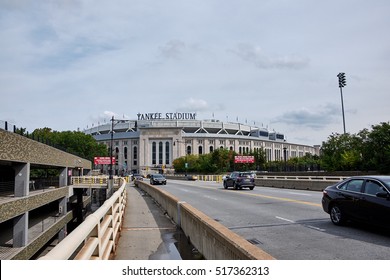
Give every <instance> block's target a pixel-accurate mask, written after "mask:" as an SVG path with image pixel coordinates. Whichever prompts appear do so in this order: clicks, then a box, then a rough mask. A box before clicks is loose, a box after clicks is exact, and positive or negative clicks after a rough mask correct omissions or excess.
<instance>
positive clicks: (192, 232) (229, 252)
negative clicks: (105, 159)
mask: <svg viewBox="0 0 390 280" xmlns="http://www.w3.org/2000/svg"><path fill="white" fill-rule="evenodd" d="M137 186H138V187H139V188H140V189H142V190H143V191H145V192H146V193H148V194H149V195H150V196H151V197H153V198H154V199H155V200H156V202H157V203H159V204H160V205H161V207H162V208H163V209H165V211H166V212H167V214H168V215H169V216H170V217H171V218H172V219H173V221H175V223H176V224H177V225H178V226H180V227H181V229H182V230H183V232H184V233H185V235H186V236H187V238H189V240H190V241H191V243H192V245H193V246H194V247H195V248H196V249H198V250H199V252H200V253H202V255H203V256H204V257H205V258H206V259H208V260H272V259H274V258H273V257H272V256H271V255H269V254H268V253H266V252H264V251H263V250H261V249H260V248H259V247H257V246H255V245H253V244H251V243H249V242H248V241H247V240H246V239H244V238H242V237H241V236H239V235H237V234H236V233H234V232H232V231H231V230H229V229H228V228H227V227H225V226H223V225H222V224H220V223H218V222H216V221H215V220H213V219H211V218H210V217H208V216H207V215H205V214H204V213H202V212H201V211H199V210H197V209H195V208H194V207H193V206H191V205H190V204H188V203H186V202H185V201H179V200H178V198H176V197H175V196H172V195H171V194H169V193H167V192H166V191H164V190H162V189H160V188H158V187H155V186H152V185H150V184H148V183H146V182H143V181H138V182H137Z"/></svg>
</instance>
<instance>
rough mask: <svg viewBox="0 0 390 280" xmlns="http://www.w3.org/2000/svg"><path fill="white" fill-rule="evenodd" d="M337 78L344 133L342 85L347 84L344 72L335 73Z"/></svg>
mask: <svg viewBox="0 0 390 280" xmlns="http://www.w3.org/2000/svg"><path fill="white" fill-rule="evenodd" d="M337 77H338V78H339V88H340V94H341V110H342V113H343V127H344V134H345V133H346V130H345V115H344V100H343V87H345V86H346V85H347V82H346V79H345V73H343V72H341V73H339V74H338V75H337Z"/></svg>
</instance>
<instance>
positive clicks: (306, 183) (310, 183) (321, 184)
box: [255, 178, 342, 191]
mask: <svg viewBox="0 0 390 280" xmlns="http://www.w3.org/2000/svg"><path fill="white" fill-rule="evenodd" d="M341 180H342V178H334V179H330V178H328V179H327V180H323V179H307V178H294V179H292V178H291V179H289V178H283V179H282V178H256V179H255V184H256V188H258V187H271V188H285V189H297V190H311V191H322V190H324V189H325V188H326V187H327V186H330V185H333V184H335V183H337V182H340V181H341Z"/></svg>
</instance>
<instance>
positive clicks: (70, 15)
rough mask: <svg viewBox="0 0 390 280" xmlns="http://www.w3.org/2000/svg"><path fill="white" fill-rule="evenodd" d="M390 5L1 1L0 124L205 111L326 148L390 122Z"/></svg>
mask: <svg viewBox="0 0 390 280" xmlns="http://www.w3.org/2000/svg"><path fill="white" fill-rule="evenodd" d="M389 15H390V2H389V1H388V0H372V1H363V0H345V1H343V0H338V1H334V0H328V1H309V0H294V1H287V0H240V1H237V0H236V1H233V0H197V1H195V0H165V1H158V0H154V1H152V0H113V1H103V0H95V1H92V0H57V1H49V0H46V1H43V0H41V1H38V0H37V1H32V0H31V1H27V0H0V38H1V40H0V121H3V122H4V121H7V122H9V123H11V124H14V125H16V126H17V127H23V128H26V129H27V130H28V131H29V132H32V131H33V130H34V129H36V128H43V127H49V128H51V129H53V130H56V131H64V130H72V131H73V130H84V129H86V128H91V127H92V126H96V125H98V124H101V123H104V122H108V121H109V120H110V118H111V117H112V116H114V117H115V118H118V119H132V120H134V119H137V114H138V113H142V114H145V113H154V112H161V113H164V114H165V113H166V112H191V113H192V112H194V113H196V114H197V119H199V120H204V119H218V120H220V121H223V122H226V121H228V122H240V123H244V124H248V125H254V126H259V127H266V128H268V129H269V130H272V131H276V132H280V133H284V134H285V136H286V140H287V141H288V142H290V143H297V144H306V145H318V144H321V143H322V142H323V141H326V140H327V139H328V137H329V136H330V135H331V134H333V133H343V118H342V107H341V93H340V88H339V85H338V78H337V74H338V73H340V72H344V73H345V76H346V81H347V85H346V86H345V87H344V88H343V89H342V93H343V101H344V112H345V124H346V131H347V132H349V133H352V134H354V133H358V132H359V131H361V130H362V129H364V128H368V129H370V128H371V126H372V125H377V124H380V123H382V122H388V121H389V119H390V113H389V104H390V63H389V61H390V36H389V27H390V16H389Z"/></svg>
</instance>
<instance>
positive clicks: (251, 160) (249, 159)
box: [234, 156, 255, 163]
mask: <svg viewBox="0 0 390 280" xmlns="http://www.w3.org/2000/svg"><path fill="white" fill-rule="evenodd" d="M254 162H255V157H254V156H235V157H234V163H254Z"/></svg>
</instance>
